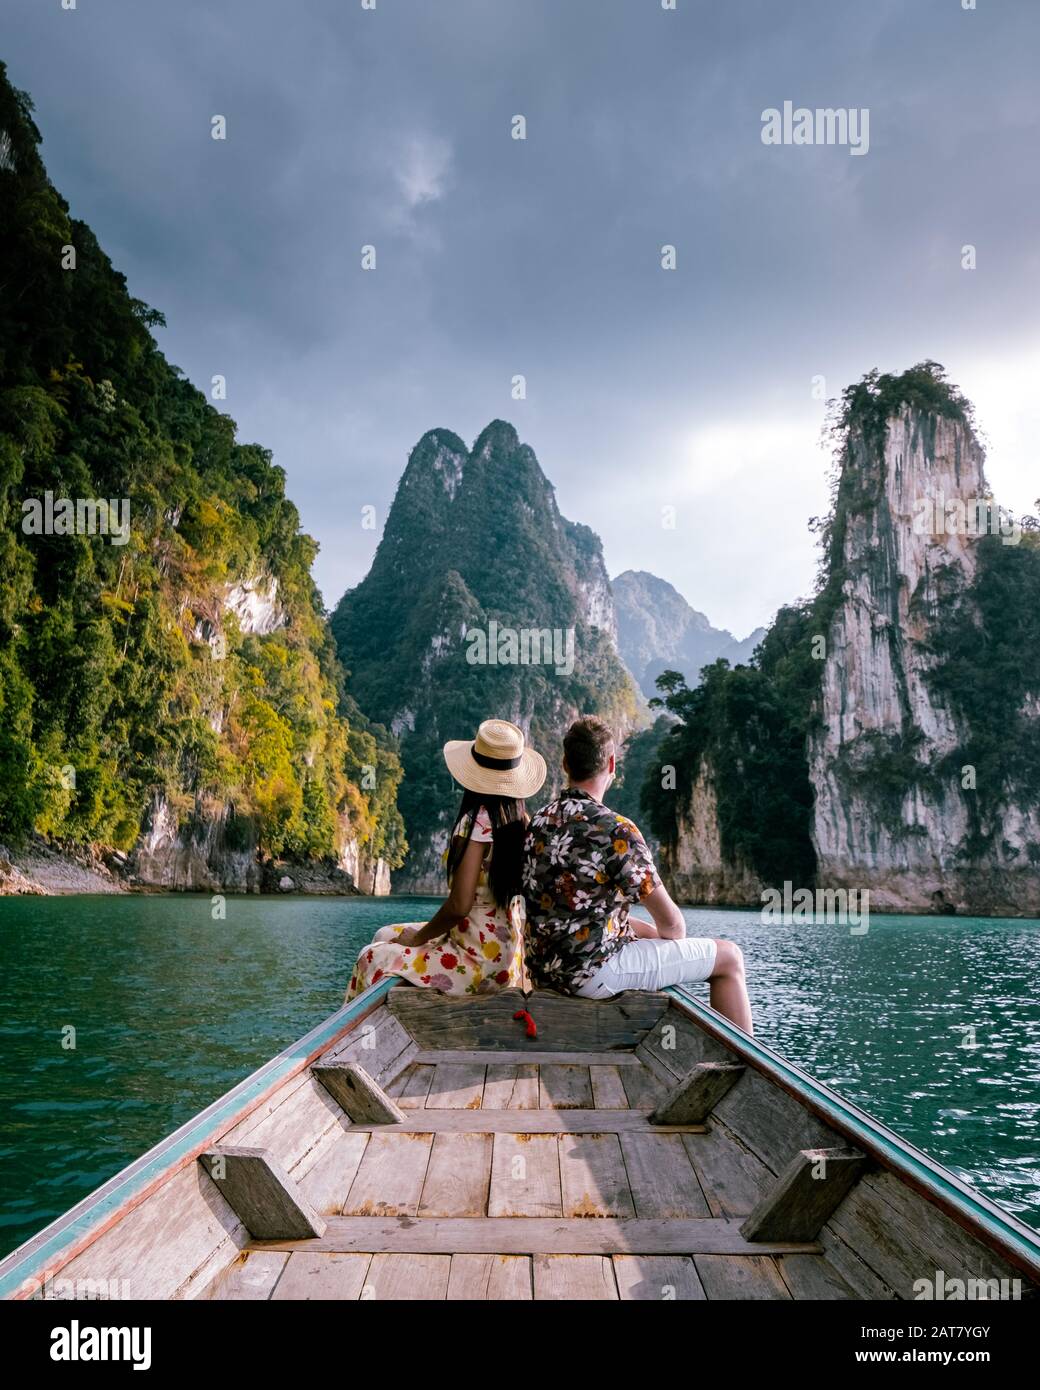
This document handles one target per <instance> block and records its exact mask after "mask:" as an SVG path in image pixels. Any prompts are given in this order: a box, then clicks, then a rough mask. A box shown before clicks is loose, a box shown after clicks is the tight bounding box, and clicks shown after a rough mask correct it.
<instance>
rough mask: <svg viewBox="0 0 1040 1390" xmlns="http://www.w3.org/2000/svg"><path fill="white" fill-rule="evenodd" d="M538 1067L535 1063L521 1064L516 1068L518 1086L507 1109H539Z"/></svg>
mask: <svg viewBox="0 0 1040 1390" xmlns="http://www.w3.org/2000/svg"><path fill="white" fill-rule="evenodd" d="M538 1099H539V1097H538V1067H537V1066H536V1065H535V1064H534V1063H533V1062H520V1063H518V1064H517V1068H516V1084H515V1085H514V1086H513V1094H512V1095H511V1096H510V1098H509V1104H508V1106H507V1107H506V1108H507V1109H509V1110H537V1109H538Z"/></svg>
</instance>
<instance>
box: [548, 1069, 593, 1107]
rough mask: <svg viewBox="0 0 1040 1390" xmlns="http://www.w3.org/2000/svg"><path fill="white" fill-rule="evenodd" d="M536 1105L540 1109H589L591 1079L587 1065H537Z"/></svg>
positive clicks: (590, 1104) (590, 1102) (590, 1103)
mask: <svg viewBox="0 0 1040 1390" xmlns="http://www.w3.org/2000/svg"><path fill="white" fill-rule="evenodd" d="M538 1105H539V1108H540V1109H542V1110H591V1109H592V1108H593V1104H592V1080H591V1078H590V1077H589V1069H588V1067H573V1066H569V1065H568V1066H555V1065H553V1066H547V1067H539V1068H538Z"/></svg>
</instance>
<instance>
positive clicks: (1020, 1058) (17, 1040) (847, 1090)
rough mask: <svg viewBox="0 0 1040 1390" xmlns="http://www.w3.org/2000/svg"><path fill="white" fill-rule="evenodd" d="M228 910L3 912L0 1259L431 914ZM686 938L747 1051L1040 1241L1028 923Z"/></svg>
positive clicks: (907, 923)
mask: <svg viewBox="0 0 1040 1390" xmlns="http://www.w3.org/2000/svg"><path fill="white" fill-rule="evenodd" d="M226 901H227V919H226V920H225V921H214V920H213V919H212V917H211V907H210V900H209V898H205V897H194V896H192V897H187V896H176V897H103V898H22V899H12V898H5V899H0V960H2V962H3V974H2V978H0V1107H2V1133H0V1251H4V1250H7V1249H9V1248H11V1247H12V1246H14V1245H16V1244H18V1243H19V1241H21V1240H24V1239H25V1238H26V1237H27V1236H29V1235H31V1234H33V1232H35V1231H36V1230H38V1229H39V1227H40V1226H42V1225H43V1224H45V1223H46V1222H47V1221H49V1220H51V1219H52V1218H53V1217H54V1216H56V1215H59V1214H60V1213H61V1212H63V1211H64V1210H65V1209H66V1208H67V1207H69V1206H71V1205H72V1204H73V1203H74V1202H76V1201H78V1200H79V1198H80V1197H82V1196H84V1195H85V1194H86V1193H87V1192H89V1191H90V1190H91V1189H92V1188H94V1187H96V1186H97V1185H98V1184H99V1183H101V1182H103V1181H104V1180H105V1179H106V1178H108V1177H109V1176H111V1174H112V1173H113V1172H116V1171H117V1170H118V1169H119V1168H121V1167H122V1166H123V1165H124V1164H125V1163H127V1162H129V1161H130V1160H131V1159H133V1158H135V1157H136V1156H137V1155H138V1154H140V1153H141V1152H143V1151H144V1150H145V1149H147V1148H148V1147H150V1146H151V1145H152V1144H154V1143H155V1142H156V1141H157V1140H159V1139H161V1138H162V1137H163V1136H164V1135H165V1134H167V1133H168V1132H169V1131H170V1130H171V1129H173V1128H175V1127H176V1126H177V1125H179V1124H181V1123H183V1122H184V1121H185V1120H186V1119H189V1118H190V1117H191V1116H192V1115H193V1114H194V1113H195V1112H196V1111H198V1110H199V1109H201V1108H202V1106H204V1105H205V1104H207V1103H208V1102H209V1101H211V1100H213V1099H214V1098H215V1097H216V1096H218V1095H220V1094H221V1092H223V1091H225V1090H226V1089H227V1088H228V1087H229V1086H231V1085H233V1084H234V1082H236V1081H238V1080H240V1079H241V1077H243V1076H245V1075H246V1074H247V1073H248V1072H250V1071H252V1070H253V1069H254V1068H255V1067H256V1066H258V1065H259V1064H260V1063H262V1062H264V1061H266V1060H267V1058H268V1057H270V1056H271V1055H273V1053H275V1052H277V1051H278V1050H280V1049H281V1048H282V1047H284V1046H286V1045H287V1044H288V1043H290V1042H292V1041H293V1040H294V1039H295V1038H297V1037H299V1036H300V1034H301V1033H303V1032H305V1031H306V1030H307V1028H309V1027H311V1026H312V1025H313V1024H315V1023H317V1022H318V1021H320V1020H321V1019H322V1018H324V1017H325V1016H326V1015H327V1014H329V1013H331V1012H332V1011H333V1009H335V1008H337V1007H338V1006H339V1004H340V1002H341V1000H342V996H343V991H344V989H345V987H346V982H347V979H348V977H349V973H350V967H351V965H352V963H353V959H354V955H355V954H356V952H357V949H358V947H359V946H360V945H361V944H362V943H363V942H365V941H367V940H368V939H369V938H370V937H371V935H372V933H373V932H374V931H375V930H376V928H377V927H379V926H382V925H384V924H385V923H387V922H394V921H402V920H409V921H412V920H422V919H423V918H424V917H425V916H427V915H428V914H429V912H430V911H431V910H432V907H433V906H434V904H433V903H432V902H430V901H428V900H419V899H408V900H402V899H394V900H387V899H372V898H330V899H319V898H297V899H293V898H289V899H286V898H234V897H229V898H228V899H227V900H226ZM686 918H687V921H688V923H689V929H690V932H691V934H698V935H705V936H728V937H730V938H732V939H733V940H735V941H737V942H738V943H739V944H740V946H741V947H742V948H743V950H744V954H745V957H746V960H747V963H748V977H749V986H750V989H751V996H752V1003H753V1005H754V1008H755V1016H756V1028H757V1030H758V1035H759V1037H760V1038H761V1040H762V1041H763V1042H766V1043H768V1044H769V1045H770V1046H771V1047H774V1048H776V1049H777V1050H778V1051H779V1052H782V1053H783V1054H784V1055H785V1056H787V1057H789V1058H790V1059H791V1060H792V1061H794V1062H796V1063H797V1064H798V1065H799V1066H802V1067H804V1068H805V1069H806V1070H807V1071H810V1072H812V1073H813V1075H815V1076H817V1077H818V1078H819V1079H820V1080H821V1081H823V1082H825V1083H826V1084H827V1085H830V1086H832V1087H834V1089H835V1090H837V1091H840V1092H841V1093H842V1094H843V1095H846V1096H848V1097H849V1098H850V1099H851V1100H854V1101H856V1102H857V1104H859V1105H861V1106H862V1107H863V1108H864V1109H865V1110H868V1111H870V1112H871V1113H872V1114H874V1115H876V1116H877V1117H878V1118H879V1119H881V1120H883V1121H884V1122H885V1123H886V1124H888V1125H890V1126H891V1127H892V1128H893V1129H895V1130H896V1131H897V1132H899V1133H900V1134H902V1135H903V1136H904V1137H906V1138H907V1139H909V1140H910V1141H911V1142H913V1143H915V1144H917V1145H918V1146H919V1147H921V1148H922V1149H924V1150H926V1151H927V1152H928V1153H930V1154H932V1155H933V1156H934V1157H936V1158H938V1159H940V1160H942V1161H943V1162H944V1163H946V1164H948V1165H949V1166H950V1167H951V1168H952V1169H954V1171H955V1172H957V1173H958V1174H959V1175H960V1176H961V1177H963V1178H965V1179H966V1180H968V1181H969V1182H972V1183H974V1184H975V1186H977V1187H979V1188H980V1189H982V1190H983V1191H984V1192H986V1193H987V1194H988V1195H989V1196H991V1197H994V1198H996V1199H997V1200H998V1201H1000V1202H1002V1203H1003V1204H1004V1205H1005V1206H1006V1207H1007V1208H1009V1209H1010V1210H1012V1211H1014V1212H1016V1213H1017V1214H1018V1215H1020V1216H1021V1217H1022V1218H1023V1219H1024V1220H1026V1221H1028V1222H1029V1223H1030V1224H1031V1225H1034V1226H1038V1227H1040V1134H1038V1118H1040V1114H1038V1112H1040V1092H1038V1088H1037V1082H1038V1079H1040V1000H1038V991H1037V987H1036V982H1037V979H1038V978H1040V969H1038V967H1040V923H1037V922H1007V921H992V920H978V919H968V918H956V919H947V918H913V917H872V918H871V921H870V930H869V932H868V933H867V935H865V936H853V935H851V934H850V932H849V930H848V928H847V927H845V928H843V927H839V926H825V925H820V926H804V925H798V926H763V925H762V924H761V923H760V922H759V919H758V914H757V913H749V912H747V913H746V912H717V911H706V910H687V912H686ZM704 993H705V995H706V987H705V990H704ZM69 1027H72V1028H74V1029H75V1030H76V1033H75V1041H76V1047H75V1050H65V1049H63V1047H62V1037H63V1030H64V1029H67V1028H69ZM965 1042H968V1043H969V1044H970V1045H969V1046H968V1047H965V1046H964V1045H963V1044H964V1043H965Z"/></svg>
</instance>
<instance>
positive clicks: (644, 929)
mask: <svg viewBox="0 0 1040 1390" xmlns="http://www.w3.org/2000/svg"><path fill="white" fill-rule="evenodd" d="M628 925H629V926H630V927H631V928H632V934H633V935H634V936H641V937H651V938H654V939H657V938H659V936H660V933H659V932H658V930H657V928H656V927H655V926H654V924H653V922H648V921H647V920H646V918H645V917H632V916H630V917H629V919H628Z"/></svg>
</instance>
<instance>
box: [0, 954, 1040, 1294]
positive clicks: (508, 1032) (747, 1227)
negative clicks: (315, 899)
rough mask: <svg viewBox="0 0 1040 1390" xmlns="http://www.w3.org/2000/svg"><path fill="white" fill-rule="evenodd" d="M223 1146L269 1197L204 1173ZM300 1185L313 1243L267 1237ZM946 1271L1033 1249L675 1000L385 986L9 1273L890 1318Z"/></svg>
mask: <svg viewBox="0 0 1040 1390" xmlns="http://www.w3.org/2000/svg"><path fill="white" fill-rule="evenodd" d="M521 1007H522V1008H524V1009H525V1010H526V1011H527V1012H529V1013H530V1014H531V1015H532V1016H533V1017H534V1018H535V1020H536V1022H537V1024H538V1035H537V1037H532V1038H528V1037H527V1036H526V1033H525V1029H524V1026H523V1025H522V1023H519V1022H517V1020H515V1019H514V1017H513V1015H514V1014H515V1013H516V1012H517V1011H518V1009H520V1008H521ZM312 1067H313V1068H314V1070H313V1071H312ZM323 1083H324V1084H323ZM669 1106H670V1107H671V1108H668V1107H669ZM349 1112H353V1116H354V1118H352V1115H351V1113H349ZM655 1112H656V1113H655ZM362 1116H364V1117H366V1122H365V1123H358V1122H357V1119H358V1118H359V1117H362ZM694 1116H695V1117H696V1121H695V1122H694V1121H692V1120H691V1117H694ZM659 1118H668V1119H674V1118H682V1119H684V1120H686V1121H687V1122H686V1123H682V1124H663V1125H662V1124H657V1123H655V1122H654V1121H655V1120H656V1119H659ZM384 1120H387V1121H391V1123H382V1122H381V1121H384ZM229 1149H230V1150H232V1151H235V1150H247V1151H250V1152H252V1153H253V1154H254V1157H255V1155H256V1153H259V1154H260V1155H261V1160H260V1161H261V1169H260V1170H258V1171H260V1176H261V1177H262V1179H263V1180H264V1182H265V1183H267V1184H268V1188H267V1189H264V1190H263V1191H261V1189H260V1188H257V1187H256V1185H255V1182H254V1179H255V1177H256V1172H251V1173H250V1174H249V1175H248V1176H249V1184H248V1189H247V1193H246V1198H242V1197H241V1193H240V1194H239V1198H236V1196H235V1194H234V1193H233V1192H232V1191H231V1189H230V1187H228V1186H227V1185H226V1184H225V1185H224V1190H222V1184H221V1182H220V1181H219V1180H218V1181H214V1180H213V1179H212V1178H211V1177H210V1176H209V1175H208V1173H207V1172H206V1171H204V1169H203V1167H202V1165H201V1164H199V1163H197V1162H196V1159H197V1158H198V1157H199V1156H200V1155H202V1154H204V1153H210V1154H213V1153H215V1154H218V1155H219V1154H220V1153H221V1152H222V1151H227V1150H229ZM819 1150H823V1151H826V1152H827V1153H828V1155H829V1161H831V1162H832V1163H833V1167H832V1170H831V1176H832V1181H831V1182H829V1183H827V1184H824V1185H822V1186H821V1185H819V1184H817V1185H815V1186H813V1183H814V1182H815V1179H814V1178H812V1176H811V1171H810V1169H809V1164H810V1162H812V1161H813V1159H814V1155H815V1157H816V1159H817V1160H818V1157H819V1155H818V1154H817V1153H816V1151H819ZM254 1167H255V1163H254ZM272 1174H273V1175H274V1178H275V1180H276V1182H275V1187H274V1188H273V1189H271V1188H270V1182H271V1175H272ZM839 1174H840V1177H839V1176H838V1175H839ZM240 1176H242V1175H241V1174H240ZM268 1189H270V1190H268ZM287 1193H288V1194H289V1196H290V1197H291V1198H292V1199H293V1202H294V1203H295V1207H296V1210H297V1212H299V1211H303V1212H304V1213H307V1212H311V1211H313V1213H314V1220H313V1223H312V1228H313V1229H314V1230H316V1231H318V1230H321V1234H320V1235H317V1236H312V1237H309V1238H306V1239H300V1240H288V1239H279V1240H276V1241H274V1242H271V1241H258V1240H257V1239H255V1238H254V1235H255V1233H256V1232H257V1231H259V1230H263V1229H267V1230H269V1231H274V1232H280V1231H282V1230H288V1229H290V1228H289V1227H287V1226H284V1227H279V1226H278V1224H277V1222H278V1221H279V1220H281V1219H282V1218H284V1217H285V1215H286V1212H287V1211H289V1214H290V1215H291V1214H292V1213H291V1210H290V1207H291V1205H292V1204H290V1205H289V1207H287V1206H286V1194H287ZM229 1197H230V1198H231V1200H230V1201H229V1200H227V1199H228V1198H229ZM247 1198H248V1200H247ZM258 1204H259V1205H258ZM268 1207H269V1208H270V1210H268ZM276 1207H277V1208H279V1209H280V1210H279V1211H275V1208H276ZM243 1217H245V1219H243ZM265 1218H270V1219H271V1220H273V1221H275V1225H274V1226H268V1227H265V1224H264V1222H265ZM322 1227H324V1229H323V1230H322V1229H321V1228H322ZM247 1228H251V1229H247ZM251 1231H252V1232H253V1234H251ZM939 1271H941V1272H942V1277H944V1278H946V1279H947V1280H950V1279H962V1280H965V1281H968V1280H977V1281H978V1280H994V1281H997V1282H996V1284H995V1286H994V1287H996V1288H998V1289H1007V1291H1008V1292H1007V1294H1006V1295H1005V1296H1014V1295H1015V1292H1016V1290H1015V1286H1014V1283H1013V1281H1014V1280H1015V1279H1019V1280H1020V1281H1021V1286H1020V1291H1021V1294H1022V1296H1029V1295H1030V1294H1031V1293H1033V1292H1035V1289H1036V1287H1037V1285H1038V1283H1040V1238H1038V1237H1037V1234H1036V1233H1035V1232H1033V1231H1031V1230H1029V1228H1028V1227H1026V1226H1024V1225H1023V1224H1022V1223H1021V1222H1019V1221H1017V1220H1016V1219H1015V1218H1014V1217H1012V1216H1010V1215H1008V1214H1007V1213H1005V1212H1003V1211H1002V1210H1001V1209H1000V1208H999V1207H997V1206H996V1205H995V1204H993V1203H991V1202H987V1201H986V1199H984V1198H983V1197H981V1196H980V1194H978V1193H976V1192H973V1191H972V1189H971V1188H969V1187H968V1186H967V1185H966V1184H964V1183H961V1182H959V1181H958V1179H956V1178H955V1177H954V1176H953V1175H952V1174H950V1173H948V1172H947V1171H946V1170H945V1169H943V1168H942V1167H941V1165H939V1164H937V1163H934V1162H933V1161H932V1160H930V1159H927V1158H926V1157H925V1156H924V1155H923V1154H920V1153H918V1151H917V1150H915V1149H913V1148H912V1147H911V1146H910V1145H907V1144H904V1143H903V1142H902V1141H901V1140H899V1139H898V1138H897V1137H896V1136H895V1135H893V1134H891V1133H890V1132H889V1131H888V1130H886V1129H884V1128H883V1127H882V1126H880V1125H878V1124H877V1123H876V1122H875V1121H873V1120H872V1119H871V1118H870V1117H869V1116H867V1115H865V1114H864V1113H863V1112H862V1111H860V1110H858V1109H857V1108H856V1107H855V1106H851V1105H849V1104H847V1103H846V1102H845V1101H843V1100H841V1099H840V1098H839V1097H837V1096H835V1095H834V1094H833V1093H831V1092H830V1091H828V1090H827V1089H826V1088H825V1087H822V1086H821V1085H820V1084H819V1083H818V1082H816V1081H815V1080H814V1079H813V1078H812V1077H809V1076H806V1075H805V1074H804V1073H802V1072H800V1071H799V1070H798V1069H797V1068H795V1067H792V1066H791V1065H790V1064H789V1063H787V1062H786V1061H785V1060H784V1059H783V1058H781V1057H779V1056H777V1054H775V1053H773V1052H771V1051H770V1050H769V1049H768V1048H765V1047H763V1046H762V1045H761V1044H759V1043H758V1042H756V1041H754V1040H752V1039H750V1038H748V1037H746V1036H745V1035H744V1034H743V1033H741V1032H740V1031H739V1030H738V1029H736V1028H734V1027H733V1026H732V1025H730V1024H728V1023H727V1022H726V1020H725V1019H722V1018H721V1017H720V1016H719V1015H717V1014H715V1013H713V1012H712V1011H711V1010H710V1009H707V1008H705V1007H704V1006H703V1005H700V1004H698V1003H696V1001H694V1000H693V999H692V998H690V997H689V996H688V995H687V994H686V993H685V992H684V991H682V990H671V991H668V992H667V993H666V994H662V995H633V994H629V995H624V996H619V997H618V998H617V999H615V1000H608V1001H591V1000H579V999H567V998H563V997H562V996H558V995H553V994H551V993H548V992H545V991H536V992H535V993H534V994H532V995H528V996H523V995H520V994H519V993H518V992H517V991H504V992H503V993H501V994H499V995H493V996H490V997H487V998H483V997H481V998H475V999H472V1000H457V999H446V998H444V997H442V996H439V995H436V994H434V993H432V992H429V991H424V990H415V989H411V988H408V987H405V986H401V987H394V982H393V981H390V980H387V981H382V982H380V983H379V984H378V985H376V986H374V987H373V989H371V990H369V991H366V993H365V994H364V995H362V996H361V997H360V998H359V999H357V1000H355V1001H354V1002H353V1003H352V1004H351V1005H350V1006H348V1007H346V1008H344V1009H341V1010H339V1011H338V1012H337V1013H336V1014H335V1015H333V1016H332V1018H330V1019H328V1020H326V1022H325V1023H324V1024H322V1025H320V1027H318V1028H316V1029H314V1030H312V1031H311V1032H310V1033H309V1034H307V1035H306V1036H305V1037H304V1038H301V1039H300V1041H299V1042H298V1043H296V1044H294V1045H293V1046H292V1047H291V1048H288V1049H287V1050H286V1051H285V1052H284V1053H280V1054H279V1056H278V1057H276V1058H274V1059H273V1060H272V1061H271V1062H269V1063H268V1064H267V1065H266V1066H265V1067H262V1068H261V1069H260V1070H259V1071H258V1072H257V1073H255V1074H254V1075H253V1076H252V1077H249V1078H247V1079H246V1080H245V1081H243V1082H242V1083H241V1084H240V1085H239V1086H236V1087H235V1088H233V1090H232V1091H230V1092H229V1093H228V1095H227V1096H225V1097H223V1098H222V1099H221V1100H219V1101H216V1102H214V1104H213V1105H211V1106H208V1107H207V1108H206V1110H204V1111H203V1112H202V1113H201V1114H200V1115H199V1116H198V1117H197V1118H196V1119H195V1120H193V1121H191V1122H190V1123H189V1124H187V1125H185V1126H182V1128H181V1129H180V1130H178V1131H177V1132H176V1133H175V1134H174V1135H172V1136H171V1137H170V1138H169V1139H167V1140H165V1141H164V1142H163V1143H162V1144H160V1145H158V1146H156V1148H155V1149H153V1150H152V1151H150V1153H148V1154H146V1155H145V1156H144V1157H143V1158H142V1159H139V1160H138V1161H137V1162H136V1163H134V1164H131V1165H130V1167H129V1168H127V1169H126V1170H125V1171H124V1172H123V1173H121V1174H119V1175H117V1176H116V1177H115V1178H113V1179H112V1180H111V1181H110V1182H108V1183H106V1184H105V1185H104V1186H103V1187H102V1188H101V1189H99V1191H98V1192H97V1193H95V1194H94V1195H93V1196H92V1197H89V1198H87V1199H85V1201H83V1202H81V1203H79V1204H78V1205H77V1206H76V1207H75V1208H73V1210H72V1211H71V1212H69V1213H68V1215H67V1216H65V1217H63V1218H62V1219H61V1220H60V1221H57V1222H55V1223H54V1224H53V1225H52V1226H50V1227H48V1228H47V1230H45V1231H43V1232H41V1233H40V1235H39V1236H37V1237H35V1238H34V1239H33V1240H31V1241H29V1242H28V1243H27V1244H26V1245H25V1246H23V1247H22V1248H21V1249H20V1250H18V1251H15V1252H14V1254H13V1255H11V1256H8V1258H7V1259H6V1260H4V1261H2V1262H0V1294H2V1295H3V1296H4V1297H8V1298H11V1297H15V1298H18V1297H31V1296H45V1297H77V1296H79V1297H82V1296H89V1297H112V1296H116V1297H129V1298H158V1299H169V1298H194V1297H199V1296H203V1297H210V1298H220V1299H251V1300H262V1299H268V1298H271V1299H276V1300H285V1299H295V1298H300V1299H310V1298H337V1299H340V1298H341V1299H347V1300H364V1299H369V1298H383V1299H385V1298H421V1299H426V1300H429V1299H448V1300H456V1299H460V1298H481V1299H485V1298H488V1299H514V1298H515V1299H518V1300H530V1299H535V1300H539V1299H545V1298H549V1299H558V1298H577V1297H594V1298H597V1299H610V1300H626V1301H627V1300H632V1299H648V1298H657V1299H664V1298H668V1299H671V1298H683V1299H692V1300H699V1301H703V1300H705V1299H707V1300H713V1299H720V1298H722V1299H730V1298H736V1299H791V1298H796V1299H824V1298H825V1299H848V1298H861V1299H871V1300H874V1299H889V1298H913V1297H914V1296H915V1293H916V1290H917V1288H918V1287H919V1285H920V1282H921V1281H922V1280H924V1281H926V1282H931V1281H933V1280H934V1279H935V1278H936V1277H937V1273H938V1272H939ZM48 1281H49V1282H48ZM1000 1281H1006V1282H1005V1283H1004V1284H1003V1285H1002V1284H1001V1283H1000ZM989 1296H993V1294H992V1293H990V1294H989Z"/></svg>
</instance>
